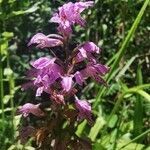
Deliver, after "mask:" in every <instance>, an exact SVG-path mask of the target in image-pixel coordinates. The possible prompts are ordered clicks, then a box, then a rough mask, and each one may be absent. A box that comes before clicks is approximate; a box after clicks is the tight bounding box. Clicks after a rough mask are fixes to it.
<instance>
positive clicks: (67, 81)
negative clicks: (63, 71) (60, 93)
mask: <svg viewBox="0 0 150 150" xmlns="http://www.w3.org/2000/svg"><path fill="white" fill-rule="evenodd" d="M72 84H73V81H72V77H71V76H65V77H62V81H61V85H62V88H63V89H64V90H65V91H66V92H68V91H70V90H71V88H72Z"/></svg>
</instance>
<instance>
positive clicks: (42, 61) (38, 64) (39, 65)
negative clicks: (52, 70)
mask: <svg viewBox="0 0 150 150" xmlns="http://www.w3.org/2000/svg"><path fill="white" fill-rule="evenodd" d="M55 60H56V58H52V59H50V58H48V57H41V58H39V59H37V60H35V61H33V62H31V63H30V64H31V65H32V66H33V67H34V68H36V69H43V68H45V67H47V66H49V65H52V64H54V62H55Z"/></svg>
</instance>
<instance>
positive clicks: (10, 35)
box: [2, 32, 14, 39]
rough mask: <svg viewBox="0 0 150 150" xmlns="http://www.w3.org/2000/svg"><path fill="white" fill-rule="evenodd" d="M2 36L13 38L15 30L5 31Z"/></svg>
mask: <svg viewBox="0 0 150 150" xmlns="http://www.w3.org/2000/svg"><path fill="white" fill-rule="evenodd" d="M2 36H3V37H5V38H7V39H9V38H12V37H13V36H14V33H13V32H3V33H2Z"/></svg>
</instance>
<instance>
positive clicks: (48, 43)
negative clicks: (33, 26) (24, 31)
mask: <svg viewBox="0 0 150 150" xmlns="http://www.w3.org/2000/svg"><path fill="white" fill-rule="evenodd" d="M48 36H50V35H48ZM58 37H60V36H59V35H58ZM32 44H37V46H36V47H37V48H47V47H55V46H59V45H62V44H63V43H62V41H61V40H60V39H57V38H49V37H47V36H46V35H44V34H43V33H37V34H35V35H34V36H33V37H32V38H31V40H30V42H29V43H28V46H30V45H32Z"/></svg>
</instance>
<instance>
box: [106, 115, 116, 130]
mask: <svg viewBox="0 0 150 150" xmlns="http://www.w3.org/2000/svg"><path fill="white" fill-rule="evenodd" d="M117 120H118V116H117V115H113V116H112V117H111V119H110V121H109V123H108V127H110V128H114V126H115V125H116V123H117Z"/></svg>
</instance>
